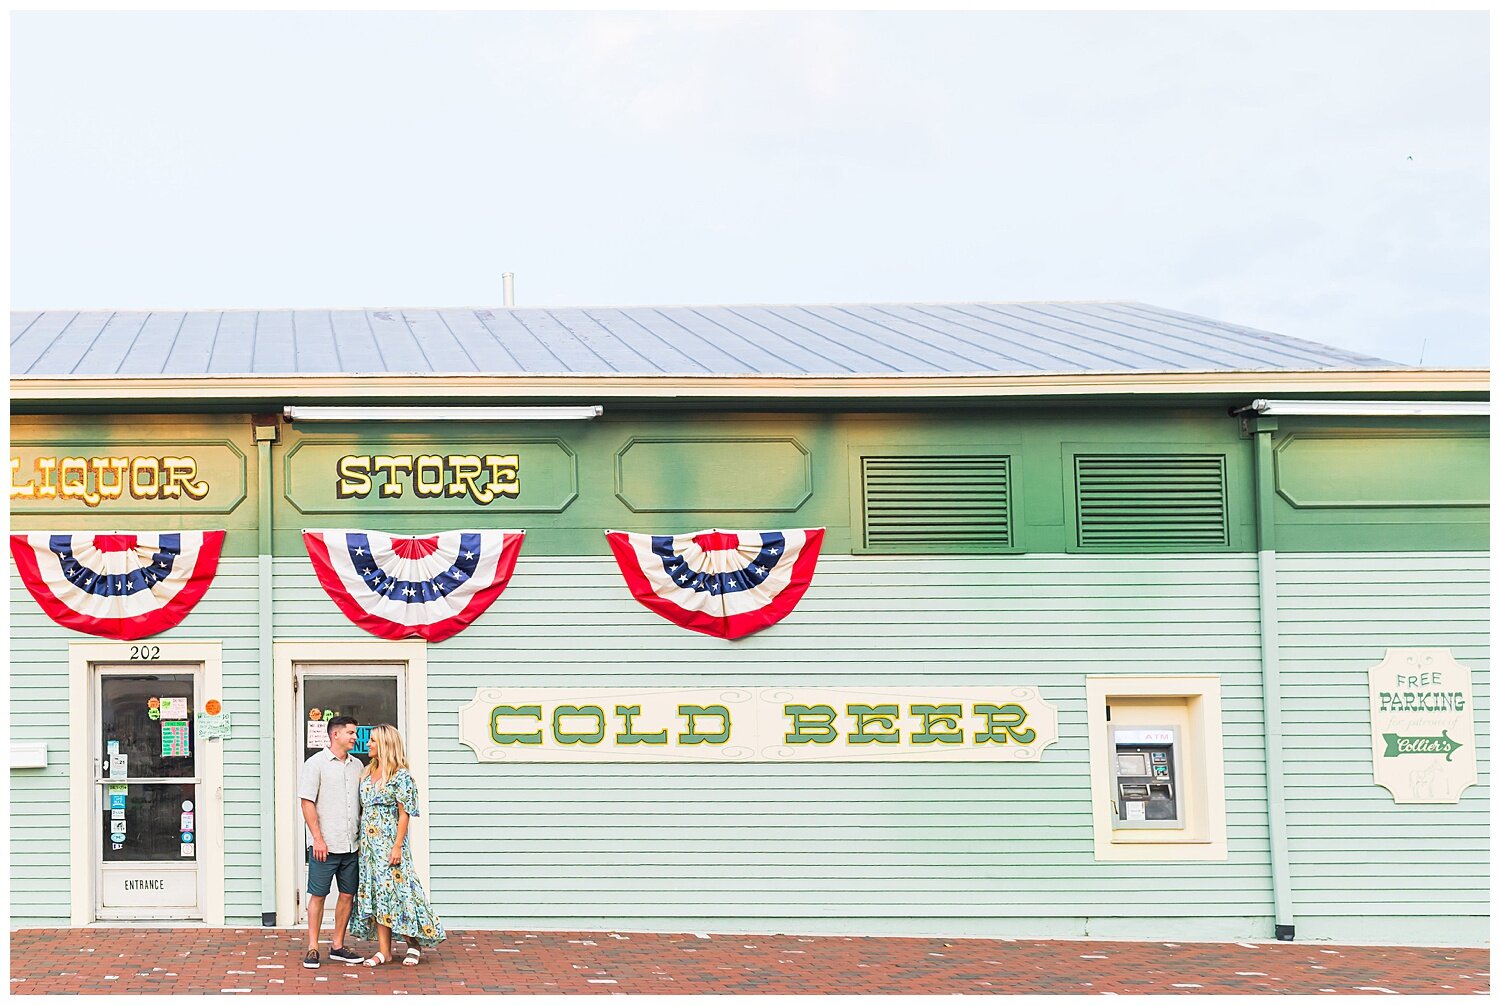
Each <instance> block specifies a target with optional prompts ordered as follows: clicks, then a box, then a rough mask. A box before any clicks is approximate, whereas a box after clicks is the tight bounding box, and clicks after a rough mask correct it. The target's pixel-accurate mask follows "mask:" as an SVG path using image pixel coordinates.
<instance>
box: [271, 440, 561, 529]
mask: <svg viewBox="0 0 1500 1005" xmlns="http://www.w3.org/2000/svg"><path fill="white" fill-rule="evenodd" d="M523 472H524V476H525V477H524V478H523V477H522V475H523ZM286 479H287V498H288V499H289V500H290V501H291V503H292V505H293V506H295V507H296V508H297V510H298V511H299V512H302V513H308V514H312V513H347V514H369V513H375V512H378V513H382V514H386V513H421V514H434V513H454V514H466V515H468V514H473V513H474V511H475V509H476V507H477V508H481V509H495V510H499V509H504V510H506V511H507V512H545V513H558V512H561V511H562V510H563V509H564V508H566V507H567V505H568V504H569V503H571V502H572V501H573V499H574V498H575V497H576V496H577V492H578V471H577V458H576V457H575V456H574V454H573V452H572V451H571V450H569V449H568V448H567V446H566V445H564V444H563V443H562V441H561V440H557V439H551V438H530V439H525V438H523V439H513V440H507V441H506V442H504V443H496V442H494V441H493V440H491V439H488V438H486V439H483V440H481V439H478V438H474V439H468V438H462V437H456V438H450V437H444V438H443V440H442V441H440V442H434V441H429V440H421V441H414V440H412V439H410V438H407V439H391V438H386V439H384V440H381V439H379V438H371V439H368V440H366V439H357V438H354V437H349V436H313V435H305V437H304V438H303V439H302V440H300V441H298V442H297V443H295V444H293V445H292V447H291V449H289V450H288V451H287V455H286Z"/></svg>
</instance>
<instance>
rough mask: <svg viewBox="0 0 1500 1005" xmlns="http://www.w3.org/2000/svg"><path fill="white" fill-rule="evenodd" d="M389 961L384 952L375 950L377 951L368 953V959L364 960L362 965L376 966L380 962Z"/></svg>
mask: <svg viewBox="0 0 1500 1005" xmlns="http://www.w3.org/2000/svg"><path fill="white" fill-rule="evenodd" d="M389 962H391V961H390V960H388V959H386V958H385V954H384V953H382V952H380V951H378V950H377V951H375V952H373V953H371V954H370V958H369V959H368V960H365V962H364V966H367V967H378V966H380V965H381V964H382V963H389Z"/></svg>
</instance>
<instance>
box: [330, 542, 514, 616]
mask: <svg viewBox="0 0 1500 1005" xmlns="http://www.w3.org/2000/svg"><path fill="white" fill-rule="evenodd" d="M524 536H525V532H524V531H519V530H449V531H443V532H441V533H438V534H431V535H427V536H424V537H400V536H395V535H391V534H382V533H380V532H378V531H373V530H307V531H303V532H302V540H303V542H304V543H305V544H306V545H307V554H308V556H309V557H310V558H311V559H312V563H313V569H314V570H316V572H317V574H318V582H319V583H321V584H322V585H323V589H324V591H325V592H326V593H327V594H328V596H329V597H330V598H331V599H332V600H333V602H334V603H335V604H337V605H338V609H339V610H341V611H343V612H344V614H345V616H347V617H348V618H349V620H350V621H352V622H354V623H355V624H356V625H358V626H359V627H361V628H363V629H364V630H365V631H367V632H369V633H371V634H372V635H378V636H380V637H381V638H383V639H405V638H410V637H411V636H413V635H419V636H421V637H422V638H424V639H426V640H427V641H428V642H441V641H443V639H446V638H449V637H450V636H453V635H456V634H458V633H459V632H461V631H463V630H464V628H466V627H468V626H469V625H470V624H472V623H473V622H474V620H475V619H476V618H478V617H479V616H480V615H481V614H483V613H484V612H485V610H486V609H487V608H488V607H489V606H490V604H492V603H494V602H495V598H496V597H498V596H500V592H501V591H502V590H504V589H505V587H506V584H508V583H509V582H510V576H511V573H512V572H514V571H515V568H516V558H517V557H518V556H519V555H520V554H521V540H522V538H523V537H524Z"/></svg>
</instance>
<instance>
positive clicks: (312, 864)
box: [307, 851, 359, 897]
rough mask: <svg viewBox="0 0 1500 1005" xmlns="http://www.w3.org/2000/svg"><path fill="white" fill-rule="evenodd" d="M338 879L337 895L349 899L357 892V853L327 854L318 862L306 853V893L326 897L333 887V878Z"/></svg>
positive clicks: (310, 854) (309, 853)
mask: <svg viewBox="0 0 1500 1005" xmlns="http://www.w3.org/2000/svg"><path fill="white" fill-rule="evenodd" d="M335 876H337V877H338V878H339V893H347V894H349V895H350V896H351V897H352V896H354V894H356V893H358V892H359V852H357V851H346V852H329V853H328V857H327V858H326V859H324V860H323V861H321V862H319V861H318V860H317V858H316V857H314V855H313V853H312V852H311V851H309V852H308V853H307V892H308V893H309V894H310V895H311V896H314V897H326V896H328V891H329V890H330V889H332V887H333V877H335Z"/></svg>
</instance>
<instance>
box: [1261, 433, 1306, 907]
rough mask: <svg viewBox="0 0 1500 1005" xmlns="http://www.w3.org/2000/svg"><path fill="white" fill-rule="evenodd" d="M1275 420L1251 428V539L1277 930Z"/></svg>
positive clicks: (1285, 898)
mask: <svg viewBox="0 0 1500 1005" xmlns="http://www.w3.org/2000/svg"><path fill="white" fill-rule="evenodd" d="M1275 429H1276V422H1275V420H1274V419H1273V420H1266V419H1260V420H1257V422H1256V427H1255V436H1254V440H1253V441H1252V442H1253V449H1254V451H1255V536H1256V544H1257V551H1256V566H1257V573H1258V574H1257V576H1256V579H1257V580H1258V584H1259V591H1260V680H1261V702H1262V706H1263V707H1262V714H1263V717H1264V721H1265V749H1266V823H1267V826H1268V828H1269V831H1270V842H1271V849H1270V850H1271V898H1272V903H1273V904H1274V909H1275V912H1276V924H1277V925H1288V926H1290V925H1293V924H1295V922H1294V921H1293V917H1294V915H1295V913H1296V909H1295V903H1294V900H1293V894H1292V882H1291V876H1292V870H1291V854H1290V851H1289V849H1288V846H1287V828H1286V786H1285V782H1284V779H1283V777H1282V732H1281V678H1280V652H1279V633H1280V614H1279V609H1278V607H1277V603H1276V524H1275V518H1274V514H1275V509H1274V507H1275V504H1276V498H1275V493H1276V486H1275V478H1276V475H1275V471H1274V464H1275V459H1274V454H1273V449H1274V448H1273V446H1272V443H1271V438H1272V433H1273V432H1274V431H1275Z"/></svg>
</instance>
